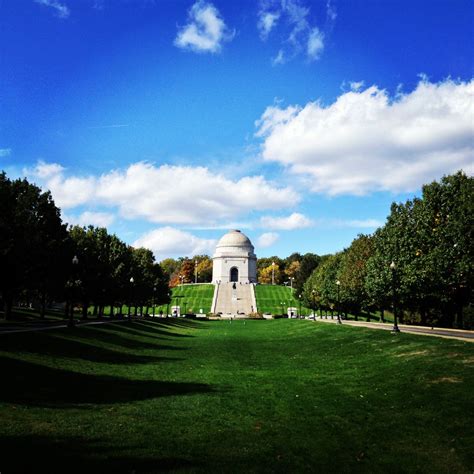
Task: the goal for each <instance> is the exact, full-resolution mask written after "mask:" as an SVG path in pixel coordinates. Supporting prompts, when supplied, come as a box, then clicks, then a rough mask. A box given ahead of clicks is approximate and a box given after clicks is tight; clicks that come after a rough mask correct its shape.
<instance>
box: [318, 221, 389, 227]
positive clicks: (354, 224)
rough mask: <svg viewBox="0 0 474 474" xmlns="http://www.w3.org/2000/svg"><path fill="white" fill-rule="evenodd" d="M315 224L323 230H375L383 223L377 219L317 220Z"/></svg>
mask: <svg viewBox="0 0 474 474" xmlns="http://www.w3.org/2000/svg"><path fill="white" fill-rule="evenodd" d="M317 224H318V227H321V228H324V229H346V228H350V229H377V228H378V227H382V226H383V225H384V222H383V221H380V220H378V219H352V220H351V219H349V220H345V219H319V220H318V222H317Z"/></svg>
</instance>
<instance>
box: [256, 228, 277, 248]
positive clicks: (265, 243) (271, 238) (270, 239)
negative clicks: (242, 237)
mask: <svg viewBox="0 0 474 474" xmlns="http://www.w3.org/2000/svg"><path fill="white" fill-rule="evenodd" d="M279 237H280V236H279V235H278V234H277V233H275V232H265V233H264V234H262V235H260V237H259V238H258V239H257V247H258V248H262V249H263V248H266V247H271V246H272V245H273V244H274V243H275V242H276V241H277V240H278V239H279Z"/></svg>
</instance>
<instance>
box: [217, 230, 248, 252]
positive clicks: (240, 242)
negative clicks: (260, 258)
mask: <svg viewBox="0 0 474 474" xmlns="http://www.w3.org/2000/svg"><path fill="white" fill-rule="evenodd" d="M219 247H239V248H242V247H243V248H245V250H247V251H250V252H253V245H252V242H250V239H249V238H248V237H247V236H246V235H245V234H243V233H242V232H240V230H231V231H229V232H228V233H227V234H225V235H224V236H223V237H221V239H220V240H219V242H218V243H217V246H216V249H218V248H219Z"/></svg>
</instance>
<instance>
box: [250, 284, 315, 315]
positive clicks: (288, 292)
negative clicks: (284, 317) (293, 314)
mask: <svg viewBox="0 0 474 474" xmlns="http://www.w3.org/2000/svg"><path fill="white" fill-rule="evenodd" d="M255 297H256V299H257V308H258V311H259V312H261V313H272V314H282V307H283V313H284V314H286V309H287V308H288V307H294V308H297V310H298V311H299V302H298V299H297V297H296V295H295V294H294V292H293V290H292V289H291V288H288V287H287V286H278V285H256V286H255ZM281 303H283V305H282V304H281ZM301 312H302V314H304V315H308V314H310V312H311V310H310V309H308V308H305V307H303V306H302V307H301Z"/></svg>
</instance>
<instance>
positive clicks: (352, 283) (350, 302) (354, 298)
mask: <svg viewBox="0 0 474 474" xmlns="http://www.w3.org/2000/svg"><path fill="white" fill-rule="evenodd" d="M372 240H373V239H372V237H370V236H367V235H359V236H358V237H357V238H356V239H354V240H353V241H352V243H351V246H350V247H349V248H348V249H347V250H345V251H344V252H343V253H342V256H341V263H340V268H339V271H338V279H339V281H340V299H341V304H342V306H343V308H344V309H345V311H346V312H350V313H352V314H354V315H355V316H356V318H357V316H358V315H359V314H360V312H361V309H362V307H365V308H369V307H370V300H369V297H368V295H367V292H366V285H365V278H366V273H367V261H368V259H369V258H370V257H371V255H372V253H373V243H372Z"/></svg>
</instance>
